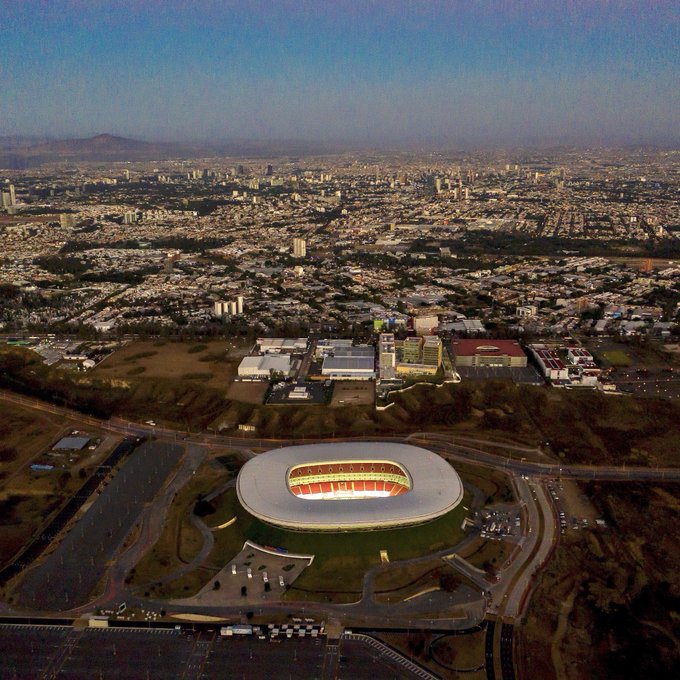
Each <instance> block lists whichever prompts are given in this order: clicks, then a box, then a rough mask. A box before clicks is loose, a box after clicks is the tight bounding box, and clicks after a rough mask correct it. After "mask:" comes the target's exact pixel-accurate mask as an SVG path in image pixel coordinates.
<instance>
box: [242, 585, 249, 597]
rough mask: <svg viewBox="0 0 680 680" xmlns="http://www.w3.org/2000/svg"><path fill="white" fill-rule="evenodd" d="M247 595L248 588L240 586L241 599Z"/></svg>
mask: <svg viewBox="0 0 680 680" xmlns="http://www.w3.org/2000/svg"><path fill="white" fill-rule="evenodd" d="M247 594H248V588H246V586H241V597H245V596H246V595H247Z"/></svg>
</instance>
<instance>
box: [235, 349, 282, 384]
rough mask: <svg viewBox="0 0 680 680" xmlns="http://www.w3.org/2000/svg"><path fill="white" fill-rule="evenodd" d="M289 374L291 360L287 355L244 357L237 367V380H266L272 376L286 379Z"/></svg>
mask: <svg viewBox="0 0 680 680" xmlns="http://www.w3.org/2000/svg"><path fill="white" fill-rule="evenodd" d="M290 374H291V359H290V356H287V355H272V354H265V355H263V356H257V357H244V358H243V359H242V360H241V363H240V364H239V366H238V376H239V378H250V379H251V380H253V379H254V380H262V379H265V380H268V379H269V378H270V377H272V376H273V375H282V376H284V377H288V376H289V375H290Z"/></svg>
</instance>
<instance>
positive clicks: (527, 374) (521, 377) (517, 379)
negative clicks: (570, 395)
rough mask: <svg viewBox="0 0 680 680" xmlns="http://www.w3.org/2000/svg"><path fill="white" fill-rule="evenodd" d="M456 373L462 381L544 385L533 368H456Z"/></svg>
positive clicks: (543, 381)
mask: <svg viewBox="0 0 680 680" xmlns="http://www.w3.org/2000/svg"><path fill="white" fill-rule="evenodd" d="M456 371H457V372H458V375H460V377H461V378H462V379H463V380H511V381H512V382H514V383H515V384H517V385H545V380H543V378H542V377H541V376H540V375H539V373H538V371H537V370H536V369H535V368H534V367H533V366H526V367H524V368H508V367H506V366H458V367H457V368H456Z"/></svg>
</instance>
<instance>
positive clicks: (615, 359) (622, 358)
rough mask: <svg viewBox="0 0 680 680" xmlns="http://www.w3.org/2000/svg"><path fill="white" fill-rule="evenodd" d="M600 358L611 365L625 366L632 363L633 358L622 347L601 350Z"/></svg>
mask: <svg viewBox="0 0 680 680" xmlns="http://www.w3.org/2000/svg"><path fill="white" fill-rule="evenodd" d="M602 358H603V359H604V360H605V361H607V363H609V364H611V365H612V366H616V367H620V368H625V367H627V366H632V365H633V360H632V359H631V358H630V356H629V355H628V354H626V352H624V351H623V350H622V349H611V350H608V351H606V352H602Z"/></svg>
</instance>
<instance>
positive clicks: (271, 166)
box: [264, 165, 274, 177]
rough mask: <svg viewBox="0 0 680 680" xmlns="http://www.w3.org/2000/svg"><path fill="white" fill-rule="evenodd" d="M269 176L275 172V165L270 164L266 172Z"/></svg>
mask: <svg viewBox="0 0 680 680" xmlns="http://www.w3.org/2000/svg"><path fill="white" fill-rule="evenodd" d="M264 174H265V175H266V176H267V177H271V176H272V175H273V174H274V166H273V165H268V166H267V171H266V172H265V173H264Z"/></svg>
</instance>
